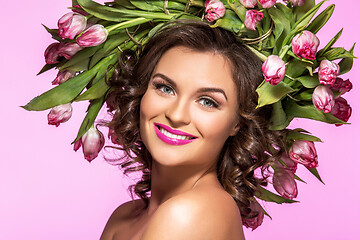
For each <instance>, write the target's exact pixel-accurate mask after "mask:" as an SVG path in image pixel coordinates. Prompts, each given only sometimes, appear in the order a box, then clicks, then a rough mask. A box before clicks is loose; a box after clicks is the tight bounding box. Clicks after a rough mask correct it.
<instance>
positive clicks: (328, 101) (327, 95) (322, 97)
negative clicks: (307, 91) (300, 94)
mask: <svg viewBox="0 0 360 240" xmlns="http://www.w3.org/2000/svg"><path fill="white" fill-rule="evenodd" d="M312 102H313V104H314V106H315V108H316V109H317V110H319V111H323V112H324V113H329V112H331V109H333V107H334V104H335V97H334V93H333V91H331V89H330V88H329V87H328V86H325V85H320V86H317V87H316V88H315V90H314V93H313V95H312Z"/></svg>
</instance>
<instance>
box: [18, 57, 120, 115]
mask: <svg viewBox="0 0 360 240" xmlns="http://www.w3.org/2000/svg"><path fill="white" fill-rule="evenodd" d="M116 60H117V55H115V54H114V55H110V56H108V57H107V58H104V59H103V60H102V61H101V62H99V63H98V64H97V65H96V66H95V67H94V68H92V69H90V70H89V71H86V72H83V73H81V74H79V75H77V76H75V77H73V78H70V79H69V80H67V81H66V82H64V83H62V84H60V85H59V86H57V87H55V88H52V89H50V90H49V91H47V92H45V93H43V94H41V95H40V96H37V97H35V98H33V99H32V100H31V101H30V102H29V103H28V104H26V105H25V106H23V108H24V109H26V110H28V111H43V110H46V109H49V108H52V107H55V106H58V105H61V104H65V103H68V102H71V101H72V100H73V99H74V98H76V97H77V96H78V95H79V94H80V93H81V91H82V90H83V89H84V88H85V86H86V85H87V84H88V83H89V82H90V81H91V79H92V78H93V77H94V76H95V75H97V74H98V71H99V70H100V69H101V68H104V66H106V67H107V66H109V65H110V64H113V63H115V62H116Z"/></svg>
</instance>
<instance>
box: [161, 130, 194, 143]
mask: <svg viewBox="0 0 360 240" xmlns="http://www.w3.org/2000/svg"><path fill="white" fill-rule="evenodd" d="M160 132H161V133H162V134H164V135H165V136H167V137H169V138H175V139H179V140H189V139H190V137H188V136H182V135H175V134H172V133H170V132H168V131H166V130H165V129H163V128H160Z"/></svg>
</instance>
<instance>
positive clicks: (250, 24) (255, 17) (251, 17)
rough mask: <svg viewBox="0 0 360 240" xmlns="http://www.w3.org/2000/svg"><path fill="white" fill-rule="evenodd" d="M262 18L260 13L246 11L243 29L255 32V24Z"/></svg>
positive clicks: (262, 15)
mask: <svg viewBox="0 0 360 240" xmlns="http://www.w3.org/2000/svg"><path fill="white" fill-rule="evenodd" d="M263 17H264V14H263V13H262V12H259V11H257V10H248V11H246V16H245V21H244V24H245V27H247V28H248V29H251V30H255V27H256V24H257V23H258V22H259V21H260V20H261V19H262V18H263Z"/></svg>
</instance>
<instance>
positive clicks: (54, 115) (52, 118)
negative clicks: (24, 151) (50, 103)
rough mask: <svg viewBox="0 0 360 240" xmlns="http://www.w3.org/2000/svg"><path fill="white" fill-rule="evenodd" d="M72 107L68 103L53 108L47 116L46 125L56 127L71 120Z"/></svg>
mask: <svg viewBox="0 0 360 240" xmlns="http://www.w3.org/2000/svg"><path fill="white" fill-rule="evenodd" d="M71 115H72V107H71V104H70V103H66V104H63V105H59V106H56V107H53V108H52V109H51V110H50V112H49V114H48V116H47V117H48V124H49V125H55V126H56V127H58V126H59V125H60V123H63V122H66V121H68V120H69V119H70V118H71Z"/></svg>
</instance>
